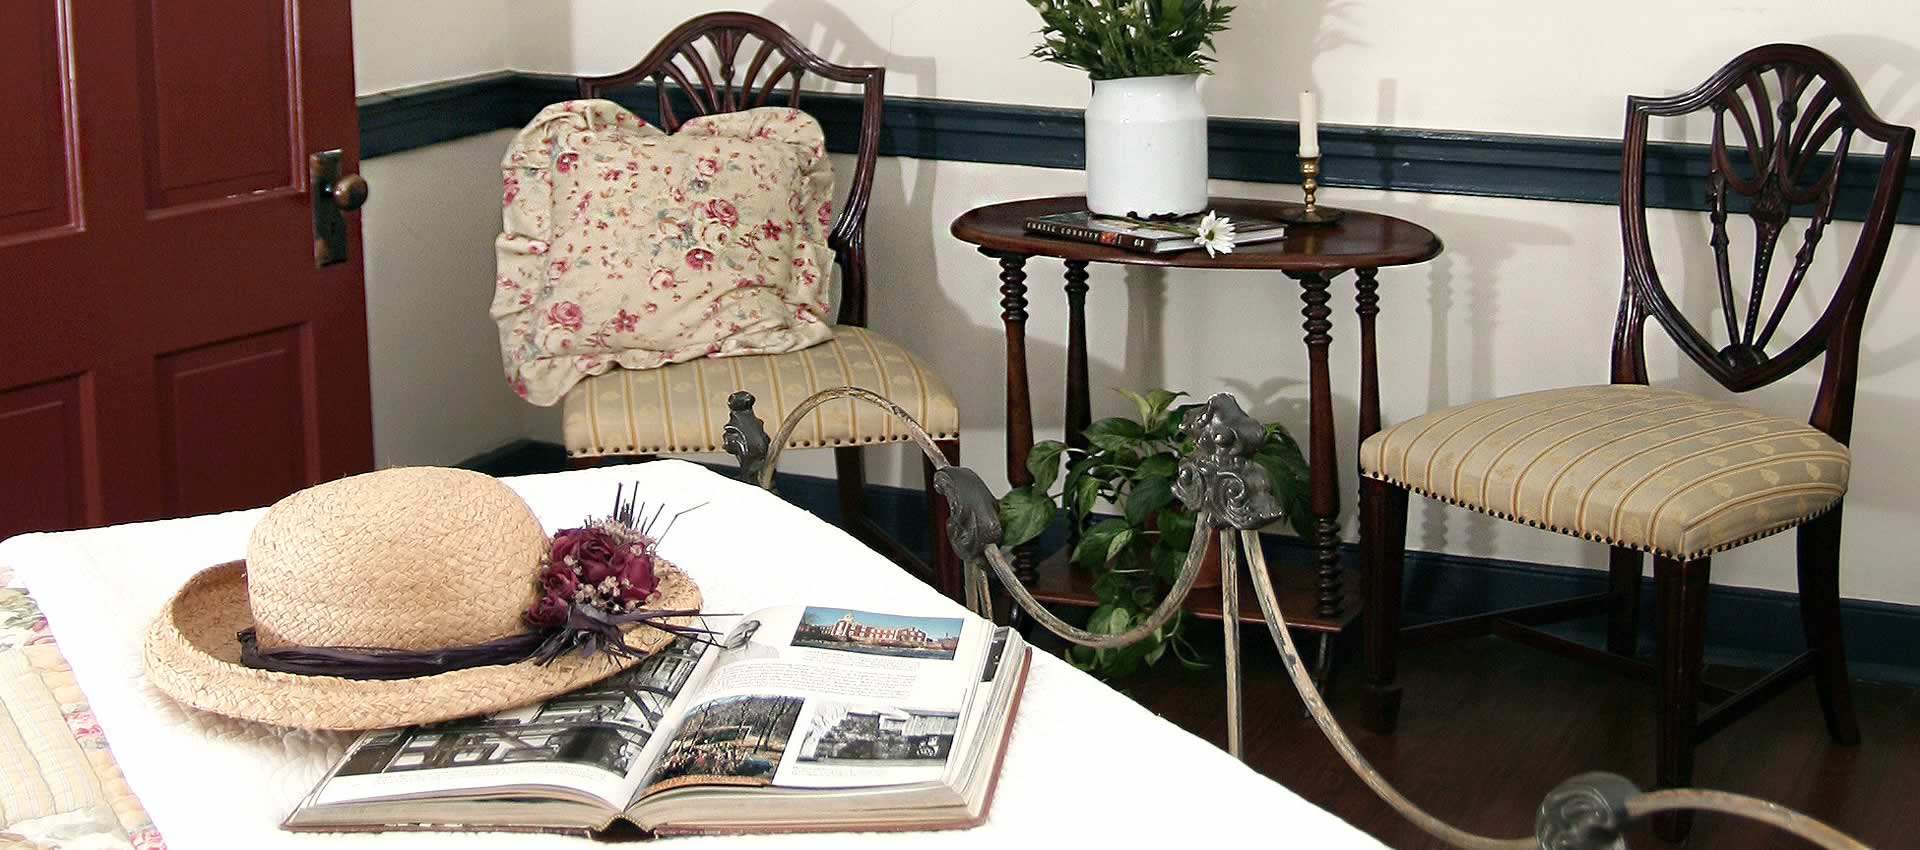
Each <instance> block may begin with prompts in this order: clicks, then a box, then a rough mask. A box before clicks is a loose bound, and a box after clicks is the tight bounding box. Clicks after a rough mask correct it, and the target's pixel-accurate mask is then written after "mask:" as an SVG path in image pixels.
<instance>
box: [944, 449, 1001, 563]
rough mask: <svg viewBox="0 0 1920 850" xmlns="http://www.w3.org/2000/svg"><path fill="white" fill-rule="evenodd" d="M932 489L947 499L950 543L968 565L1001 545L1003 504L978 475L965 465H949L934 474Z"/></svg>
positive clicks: (948, 537) (948, 538)
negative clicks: (991, 548)
mask: <svg viewBox="0 0 1920 850" xmlns="http://www.w3.org/2000/svg"><path fill="white" fill-rule="evenodd" d="M933 489H934V491H935V492H937V493H939V494H940V495H941V496H943V497H945V498H946V500H947V540H948V541H950V542H952V543H953V551H954V552H955V553H956V554H958V555H959V556H960V560H961V561H963V562H967V563H972V562H973V561H975V560H977V559H979V558H983V557H985V556H986V549H987V547H988V546H990V545H993V544H996V543H999V542H1000V535H1001V527H1000V504H999V502H997V501H995V500H994V498H993V491H992V490H989V489H987V482H985V481H982V480H980V476H979V474H978V473H975V472H974V471H973V470H971V469H968V468H966V467H964V466H948V467H943V468H941V469H940V470H939V471H938V472H935V473H934V474H933Z"/></svg>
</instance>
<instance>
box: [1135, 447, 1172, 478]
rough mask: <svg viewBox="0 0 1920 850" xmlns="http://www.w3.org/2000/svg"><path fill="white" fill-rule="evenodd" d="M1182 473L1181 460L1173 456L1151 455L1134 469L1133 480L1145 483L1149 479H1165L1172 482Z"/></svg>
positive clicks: (1166, 454)
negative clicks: (1174, 477) (1175, 476)
mask: <svg viewBox="0 0 1920 850" xmlns="http://www.w3.org/2000/svg"><path fill="white" fill-rule="evenodd" d="M1179 471H1180V460H1179V459H1178V458H1176V457H1174V456H1173V455H1172V454H1168V453H1161V454H1156V455H1149V456H1148V457H1146V458H1144V459H1142V460H1141V461H1140V465H1139V466H1137V467H1134V470H1133V480H1135V481H1144V480H1146V479H1148V478H1165V479H1168V480H1169V481H1171V480H1172V479H1173V476H1174V475H1176V474H1178V473H1179Z"/></svg>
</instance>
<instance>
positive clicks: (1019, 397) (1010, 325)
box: [981, 250, 1038, 627]
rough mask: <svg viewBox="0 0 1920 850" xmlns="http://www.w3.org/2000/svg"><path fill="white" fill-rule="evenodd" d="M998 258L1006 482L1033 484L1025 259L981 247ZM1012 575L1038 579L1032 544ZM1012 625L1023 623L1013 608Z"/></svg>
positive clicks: (1018, 554) (1017, 558)
mask: <svg viewBox="0 0 1920 850" xmlns="http://www.w3.org/2000/svg"><path fill="white" fill-rule="evenodd" d="M981 253H983V254H986V255H987V256H989V257H993V258H994V259H997V260H999V261H1000V321H1001V323H1002V324H1004V325H1005V326H1006V330H1007V481H1008V483H1010V484H1012V485H1013V486H1015V487H1025V486H1027V485H1028V484H1032V483H1033V473H1031V472H1029V471H1027V455H1028V454H1030V453H1032V451H1033V398H1032V393H1031V391H1030V390H1029V388H1028V385H1027V272H1026V265H1027V258H1026V257H1025V256H1023V255H1020V254H1005V253H1000V252H989V251H985V250H982V251H981ZM1014 574H1015V575H1016V576H1018V577H1019V579H1020V583H1021V584H1024V585H1027V586H1029V587H1031V586H1032V585H1033V583H1034V581H1035V580H1036V579H1037V578H1038V575H1037V571H1036V570H1035V568H1034V558H1033V547H1032V544H1028V545H1026V546H1021V547H1018V548H1016V549H1015V550H1014ZM1012 618H1013V624H1014V625H1016V626H1022V627H1024V626H1025V623H1024V622H1023V621H1024V619H1025V618H1024V616H1022V615H1021V614H1020V612H1019V610H1018V609H1017V608H1015V609H1014V611H1013V614H1012Z"/></svg>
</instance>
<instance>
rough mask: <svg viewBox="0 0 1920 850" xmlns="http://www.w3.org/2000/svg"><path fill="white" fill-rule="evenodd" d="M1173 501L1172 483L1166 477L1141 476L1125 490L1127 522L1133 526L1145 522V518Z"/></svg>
mask: <svg viewBox="0 0 1920 850" xmlns="http://www.w3.org/2000/svg"><path fill="white" fill-rule="evenodd" d="M1172 502H1173V483H1172V482H1171V481H1170V480H1168V479H1166V478H1143V479H1140V480H1137V481H1135V482H1133V486H1132V487H1131V488H1129V489H1128V490H1127V504H1126V517H1127V522H1128V523H1129V524H1131V525H1135V526H1144V525H1146V524H1147V518H1148V517H1151V516H1153V515H1155V514H1157V513H1159V512H1160V509H1161V508H1164V507H1166V506H1167V505H1168V504H1170V503H1172Z"/></svg>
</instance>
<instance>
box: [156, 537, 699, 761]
mask: <svg viewBox="0 0 1920 850" xmlns="http://www.w3.org/2000/svg"><path fill="white" fill-rule="evenodd" d="M656 575H657V576H658V578H659V580H660V586H659V596H658V597H656V598H655V600H654V601H653V602H651V603H650V604H649V607H653V608H658V609H663V610H675V609H693V610H698V609H699V607H700V589H699V588H698V587H697V586H695V585H694V583H693V579H692V578H689V577H688V576H687V574H686V573H684V572H681V571H680V570H679V569H678V568H677V567H673V566H671V565H669V564H666V563H665V562H660V563H659V565H658V566H657V567H656ZM692 619H693V618H692V617H680V618H676V619H675V620H672V621H669V622H680V623H682V624H687V623H690V622H691V621H692ZM251 625H253V609H252V607H251V605H250V604H249V603H248V600H247V567H246V562H245V561H232V562H228V563H225V564H220V565H219V566H215V567H209V568H208V569H205V570H202V571H201V572H200V573H199V574H197V575H195V576H194V577H193V578H191V579H189V580H188V581H187V583H186V585H185V586H183V587H181V588H180V591H179V592H178V593H176V594H174V596H173V598H172V599H170V600H168V601H167V604H166V607H165V608H163V609H161V611H160V616H159V617H157V618H155V620H154V623H153V626H152V627H151V628H150V629H148V631H147V643H146V662H147V664H146V666H147V679H148V680H149V681H151V682H152V683H153V684H154V685H155V686H156V687H158V688H159V689H160V690H162V691H164V692H166V694H167V695H169V696H171V697H173V698H174V699H175V700H178V701H179V702H181V703H184V704H186V705H189V706H192V707H194V708H198V709H202V710H205V711H211V712H214V713H216V714H222V715H226V716H228V717H238V718H241V719H243V720H252V721H257V722H260V723H270V724H273V725H275V726H291V727H295V728H299V729H337V730H360V729H383V728H388V727H394V726H412V725H415V724H419V723H433V722H437V721H441V720H452V719H454V718H457V717H467V716H471V715H475V714H485V713H488V712H493V711H501V710H504V709H509V708H516V707H519V706H523V705H527V704H530V703H534V702H538V701H540V700H543V699H546V698H548V697H551V696H556V695H559V694H563V693H566V692H568V691H572V690H575V689H578V688H582V687H585V686H587V685H591V684H593V683H594V682H598V681H600V680H601V679H605V678H606V677H608V676H611V675H613V674H615V673H618V672H620V671H621V670H624V669H626V668H628V667H631V666H633V665H634V664H637V663H639V659H636V658H621V657H616V656H612V655H606V654H596V655H593V656H589V657H584V658H583V657H580V656H578V655H574V654H568V655H566V656H563V657H561V658H559V659H556V660H554V661H553V662H552V663H550V664H546V665H541V664H538V663H535V662H532V661H522V662H519V663H517V664H496V665H490V666H485V667H469V668H466V669H464V670H453V671H450V672H446V673H440V674H436V675H432V676H421V677H418V678H413V679H391V680H369V679H344V678H340V677H337V676H305V675H299V674H294V673H279V672H274V671H271V670H256V669H254V668H252V667H247V666H245V665H243V664H241V663H240V642H239V640H238V639H237V638H236V637H235V636H236V635H237V634H238V633H239V632H240V630H241V629H244V628H247V627H248V626H251ZM626 638H627V644H628V645H629V646H631V647H633V648H634V649H636V650H639V651H640V652H641V653H642V654H652V653H654V652H657V651H659V650H660V649H661V648H662V647H665V646H666V645H667V644H668V643H670V642H671V641H672V640H673V636H672V635H670V634H668V633H666V632H664V631H661V630H659V629H656V628H653V627H651V626H646V625H636V626H632V627H630V628H629V629H628V631H627V635H626Z"/></svg>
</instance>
